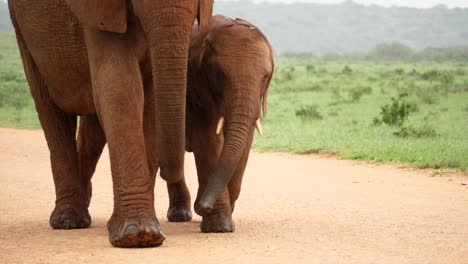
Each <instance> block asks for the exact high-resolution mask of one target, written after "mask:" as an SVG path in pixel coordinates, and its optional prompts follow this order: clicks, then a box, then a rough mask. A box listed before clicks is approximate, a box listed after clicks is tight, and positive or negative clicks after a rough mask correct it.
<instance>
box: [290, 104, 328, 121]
mask: <svg viewBox="0 0 468 264" xmlns="http://www.w3.org/2000/svg"><path fill="white" fill-rule="evenodd" d="M296 116H298V117H300V118H302V119H308V120H321V119H323V116H322V115H321V114H320V112H319V111H318V105H309V106H301V108H299V109H297V110H296Z"/></svg>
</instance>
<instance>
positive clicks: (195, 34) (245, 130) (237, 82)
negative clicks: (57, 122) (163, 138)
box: [78, 15, 274, 232]
mask: <svg viewBox="0 0 468 264" xmlns="http://www.w3.org/2000/svg"><path fill="white" fill-rule="evenodd" d="M273 70H274V60H273V52H272V48H271V46H270V44H269V42H268V40H267V39H266V38H265V36H264V35H263V34H262V33H261V31H260V30H259V29H258V28H257V27H255V26H254V25H253V24H251V23H249V22H247V21H245V20H242V19H236V20H233V19H230V18H227V17H224V16H221V15H216V16H213V17H212V19H211V21H210V22H209V24H208V25H207V27H206V30H200V29H199V28H198V26H197V25H194V27H193V30H192V39H191V42H190V49H189V67H188V79H187V81H188V83H187V100H186V101H187V107H186V111H187V113H186V117H187V118H186V137H187V138H186V140H185V142H186V146H185V148H186V151H188V152H193V153H194V156H195V162H196V167H197V174H198V181H199V189H198V195H197V200H196V201H195V207H196V208H197V204H198V203H200V200H202V199H203V195H206V194H208V197H209V196H211V195H213V196H215V197H217V198H216V199H214V202H213V208H212V210H210V211H208V212H206V211H200V210H197V213H198V214H200V215H201V216H202V217H203V220H202V223H201V231H202V232H232V231H234V222H233V221H232V212H233V210H234V205H235V202H236V200H237V198H238V197H239V193H240V188H241V183H242V177H243V174H244V170H245V167H246V165H247V160H248V157H249V152H250V147H251V144H252V140H253V135H254V133H253V132H254V128H257V130H258V131H259V133H260V134H262V128H261V124H260V121H259V117H260V114H261V112H262V111H263V114H266V111H267V95H268V87H269V84H270V81H271V78H272V75H273ZM147 96H148V98H146V97H147ZM152 98H153V97H152V96H151V94H150V93H148V94H147V93H145V102H144V107H143V108H144V116H145V118H144V123H145V125H147V126H149V127H152V129H154V125H151V124H150V123H149V122H146V121H147V120H149V121H152V120H151V119H147V118H146V117H147V116H148V117H151V116H153V111H154V107H153V103H152V102H151V99H152ZM223 127H224V128H225V129H223ZM101 130H102V129H101V128H100V127H99V123H98V121H97V120H96V119H95V118H94V117H91V118H90V117H81V119H80V130H79V134H78V142H79V143H80V142H81V144H82V146H83V147H82V149H83V150H84V151H83V155H82V157H81V160H83V161H85V162H87V164H86V165H85V167H87V168H90V169H89V170H88V171H90V172H91V175H92V172H94V169H95V167H96V164H97V161H98V159H99V156H100V154H101V152H102V149H103V148H104V145H105V143H106V139H105V136H104V135H103V133H102V132H101ZM221 132H223V133H221ZM147 140H148V141H149V140H151V139H147ZM147 145H148V146H155V144H154V143H149V144H147ZM147 151H149V150H148V149H147ZM149 152H151V153H152V155H148V156H149V157H151V159H153V160H156V161H153V162H151V164H156V166H157V164H158V163H157V159H158V157H156V156H154V153H155V152H154V151H149ZM226 164H229V165H231V167H228V166H227V165H226ZM220 166H222V167H221V168H219V167H220ZM155 170H157V167H156V168H155ZM220 172H221V173H223V174H221V175H219V173H220ZM214 177H219V179H215V178H214ZM213 180H220V181H221V185H222V186H215V187H216V188H220V189H221V191H220V192H219V194H218V193H214V194H213V193H211V192H213V191H215V192H217V190H216V189H214V190H213V189H208V188H210V186H209V184H210V182H211V181H213ZM211 188H212V187H211ZM168 193H169V197H170V201H171V204H170V206H169V208H177V207H176V206H174V204H172V203H175V204H182V205H186V203H187V197H186V196H183V195H181V194H184V193H183V192H180V193H175V192H171V190H170V188H169V185H168ZM178 215H179V218H175V217H174V216H173V214H172V211H171V210H169V211H168V219H169V220H172V221H186V220H187V219H189V218H191V213H188V212H187V215H185V216H184V215H182V214H178Z"/></svg>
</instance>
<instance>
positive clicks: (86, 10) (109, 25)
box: [67, 0, 127, 33]
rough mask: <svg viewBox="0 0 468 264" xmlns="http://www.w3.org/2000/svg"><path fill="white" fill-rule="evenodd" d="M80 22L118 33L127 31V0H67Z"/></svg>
mask: <svg viewBox="0 0 468 264" xmlns="http://www.w3.org/2000/svg"><path fill="white" fill-rule="evenodd" d="M67 4H68V6H69V7H70V9H71V10H72V11H73V13H74V14H75V15H76V16H77V17H78V20H80V23H81V24H83V25H85V26H88V27H92V28H97V29H100V30H106V31H111V32H116V33H125V32H126V31H127V6H126V0H67Z"/></svg>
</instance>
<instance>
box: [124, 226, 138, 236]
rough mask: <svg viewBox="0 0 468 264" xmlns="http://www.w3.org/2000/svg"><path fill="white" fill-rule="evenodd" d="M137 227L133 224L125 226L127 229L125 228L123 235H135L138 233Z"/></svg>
mask: <svg viewBox="0 0 468 264" xmlns="http://www.w3.org/2000/svg"><path fill="white" fill-rule="evenodd" d="M138 231H139V230H138V227H136V226H134V225H131V226H129V227H127V229H126V230H125V235H126V236H132V235H136V234H138Z"/></svg>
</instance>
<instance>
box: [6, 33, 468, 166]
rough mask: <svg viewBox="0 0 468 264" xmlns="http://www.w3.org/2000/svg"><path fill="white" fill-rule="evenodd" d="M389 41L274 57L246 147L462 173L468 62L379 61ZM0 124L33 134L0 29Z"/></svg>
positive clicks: (20, 77) (29, 109)
mask: <svg viewBox="0 0 468 264" xmlns="http://www.w3.org/2000/svg"><path fill="white" fill-rule="evenodd" d="M392 45H393V46H394V47H393V48H398V49H404V47H403V48H402V47H401V46H398V45H394V44H391V45H388V46H387V47H385V46H380V47H377V48H376V49H374V50H373V51H372V52H370V53H369V54H367V55H365V56H360V57H359V58H352V56H350V55H334V56H328V57H327V56H325V57H320V58H317V57H313V56H309V55H304V54H303V55H296V56H291V57H280V58H277V60H276V69H275V74H274V78H273V80H272V82H271V86H270V90H269V96H268V114H267V116H266V117H265V118H263V121H262V124H263V126H264V136H263V137H256V138H255V142H254V148H255V149H256V150H259V151H287V152H294V153H336V154H338V155H340V156H341V157H343V158H351V159H365V160H374V161H379V162H388V161H395V162H403V163H408V164H412V165H415V166H418V167H433V168H459V169H462V170H466V169H467V168H468V60H465V59H463V57H461V58H460V56H454V55H453V54H454V52H455V53H456V52H461V54H464V52H465V51H463V50H461V51H460V50H459V49H460V48H458V50H449V51H448V50H443V49H433V50H432V51H431V52H429V51H428V50H426V51H425V53H427V55H424V53H418V54H416V55H415V54H412V53H411V52H410V51H408V50H407V51H406V53H405V54H406V55H405V56H406V57H404V58H400V59H399V60H397V61H395V60H393V59H388V60H387V59H386V57H385V56H386V55H385V54H386V52H392ZM385 48H386V49H387V51H385ZM388 49H390V51H388ZM382 50H384V51H382ZM398 54H402V53H401V52H400V53H398ZM408 54H410V55H411V56H410V55H408ZM408 56H409V57H408ZM424 56H428V57H429V59H430V61H429V60H425V59H424ZM431 56H432V57H431ZM450 56H452V58H450ZM389 58H394V56H391V57H389ZM405 58H406V59H405ZM434 58H437V59H434ZM0 127H14V128H27V129H38V128H40V125H39V122H38V120H37V114H36V111H35V108H34V104H33V101H32V98H31V96H30V93H29V88H28V85H27V83H26V80H25V77H24V74H23V69H22V65H21V60H20V58H19V53H18V50H17V47H16V42H15V38H14V35H13V34H11V33H0Z"/></svg>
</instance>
